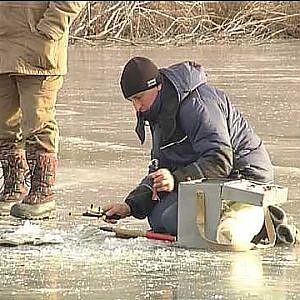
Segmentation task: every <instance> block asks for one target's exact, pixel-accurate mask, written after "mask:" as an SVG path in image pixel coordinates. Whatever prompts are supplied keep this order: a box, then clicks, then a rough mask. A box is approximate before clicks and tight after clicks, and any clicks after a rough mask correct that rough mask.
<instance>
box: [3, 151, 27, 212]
mask: <svg viewBox="0 0 300 300" xmlns="http://www.w3.org/2000/svg"><path fill="white" fill-rule="evenodd" d="M0 161H1V165H2V173H3V175H2V176H3V179H4V180H3V190H2V192H1V193H0V215H1V216H6V215H9V213H10V209H11V207H12V206H13V205H14V204H15V203H18V202H20V201H22V199H23V198H24V197H25V196H26V195H27V192H28V188H27V186H26V184H25V178H26V174H28V170H29V169H28V165H27V162H26V156H25V151H24V150H22V149H18V150H1V151H0Z"/></svg>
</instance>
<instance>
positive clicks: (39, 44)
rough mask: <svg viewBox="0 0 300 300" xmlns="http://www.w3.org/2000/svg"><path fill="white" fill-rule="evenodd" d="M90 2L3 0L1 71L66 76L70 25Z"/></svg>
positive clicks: (0, 35) (1, 8) (1, 12)
mask: <svg viewBox="0 0 300 300" xmlns="http://www.w3.org/2000/svg"><path fill="white" fill-rule="evenodd" d="M86 2H87V1H1V2H0V73H17V74H30V75H64V74H66V72H67V47H68V38H69V28H70V26H71V24H72V22H73V21H74V20H75V18H76V17H77V16H78V15H79V13H80V11H81V10H82V8H83V7H84V5H85V4H86Z"/></svg>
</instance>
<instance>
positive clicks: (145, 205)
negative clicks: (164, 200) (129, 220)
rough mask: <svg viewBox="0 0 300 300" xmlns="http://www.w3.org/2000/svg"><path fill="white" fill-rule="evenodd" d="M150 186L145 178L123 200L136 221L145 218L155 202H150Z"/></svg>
mask: <svg viewBox="0 0 300 300" xmlns="http://www.w3.org/2000/svg"><path fill="white" fill-rule="evenodd" d="M152 191H153V189H152V186H151V183H150V181H149V179H148V178H147V177H145V178H144V179H143V180H142V182H141V183H140V184H139V185H138V186H137V187H136V188H135V189H134V190H132V191H131V192H130V193H129V194H128V196H127V197H126V198H125V203H127V204H128V205H129V207H130V210H131V215H132V216H133V217H135V218H137V219H144V218H146V217H147V216H148V215H149V214H150V213H151V211H152V209H153V207H154V205H155V204H156V203H157V201H153V200H152Z"/></svg>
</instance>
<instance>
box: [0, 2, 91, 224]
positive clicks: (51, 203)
mask: <svg viewBox="0 0 300 300" xmlns="http://www.w3.org/2000/svg"><path fill="white" fill-rule="evenodd" d="M85 3H86V1H1V2H0V161H1V165H2V170H3V178H4V184H3V188H2V192H1V195H0V215H8V214H9V213H11V215H13V216H15V217H20V218H28V219H35V218H38V219H40V218H46V217H50V216H51V214H52V212H54V211H55V200H54V197H53V195H54V194H53V186H54V184H55V177H56V170H57V153H58V137H59V129H58V125H57V121H56V118H55V105H56V100H57V94H58V91H59V89H60V88H61V87H62V84H63V75H65V74H66V72H67V46H68V37H69V28H70V26H71V24H72V22H73V20H74V19H75V18H76V17H77V16H78V14H79V13H80V11H81V10H82V8H83V7H84V5H85ZM28 171H29V172H30V174H31V184H30V190H29V192H28V188H27V187H26V185H25V184H24V183H25V177H26V173H27V172H28Z"/></svg>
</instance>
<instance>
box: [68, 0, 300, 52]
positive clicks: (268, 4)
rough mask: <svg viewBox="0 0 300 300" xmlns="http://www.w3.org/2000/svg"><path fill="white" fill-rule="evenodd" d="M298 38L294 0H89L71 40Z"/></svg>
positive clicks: (299, 12) (299, 16)
mask: <svg viewBox="0 0 300 300" xmlns="http://www.w3.org/2000/svg"><path fill="white" fill-rule="evenodd" d="M299 37H300V4H299V2H298V1H237V2H234V1H204V2H202V1H89V2H88V4H87V6H86V8H85V10H84V11H83V12H82V13H81V15H80V16H79V17H78V18H77V20H76V21H75V23H74V24H73V26H72V29H71V39H72V41H77V40H81V41H84V42H86V43H89V44H91V45H95V44H97V43H99V42H100V43H104V44H112V43H126V44H131V45H138V44H152V45H166V44H168V45H175V46H180V45H186V44H196V45H199V44H209V43H216V42H219V43H220V42H239V41H248V42H268V41H271V40H274V39H287V38H296V39H299Z"/></svg>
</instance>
